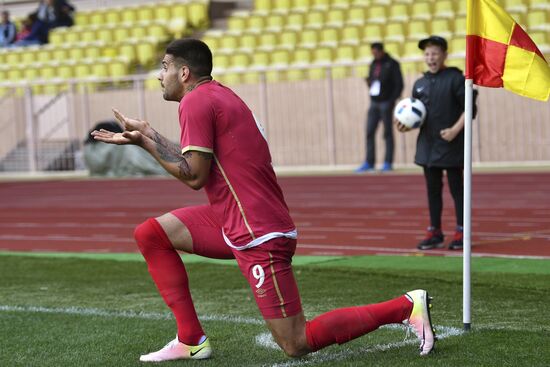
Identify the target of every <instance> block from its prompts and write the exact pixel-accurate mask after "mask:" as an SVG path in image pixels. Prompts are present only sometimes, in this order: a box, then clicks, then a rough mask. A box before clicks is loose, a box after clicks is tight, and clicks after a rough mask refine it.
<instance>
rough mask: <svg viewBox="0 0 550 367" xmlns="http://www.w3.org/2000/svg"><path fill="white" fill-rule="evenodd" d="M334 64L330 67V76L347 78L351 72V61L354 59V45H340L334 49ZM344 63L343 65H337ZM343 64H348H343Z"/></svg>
mask: <svg viewBox="0 0 550 367" xmlns="http://www.w3.org/2000/svg"><path fill="white" fill-rule="evenodd" d="M335 52H336V54H335V56H334V64H336V65H334V66H333V67H332V76H333V77H334V78H336V79H341V78H348V77H350V76H352V74H353V68H352V67H351V63H352V62H353V61H354V60H355V47H353V46H340V47H337V48H336V50H335ZM338 64H344V65H338ZM345 64H350V65H349V66H348V65H345Z"/></svg>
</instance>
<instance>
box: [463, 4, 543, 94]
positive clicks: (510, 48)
mask: <svg viewBox="0 0 550 367" xmlns="http://www.w3.org/2000/svg"><path fill="white" fill-rule="evenodd" d="M467 6H468V7H467V15H466V16H467V19H466V23H467V26H466V27H467V28H466V34H467V35H466V73H465V74H466V79H472V80H473V82H474V84H476V85H479V86H483V87H491V88H502V87H504V88H505V89H507V90H509V91H511V92H513V93H516V94H519V95H521V96H525V97H529V98H533V99H537V100H540V101H547V100H548V97H549V96H550V67H549V66H548V63H547V61H546V60H545V58H544V56H543V55H542V53H541V52H540V50H539V49H538V48H537V46H536V45H535V43H534V42H533V41H532V40H531V38H530V37H529V35H528V34H527V33H526V32H525V31H524V30H523V29H522V28H521V27H520V26H519V25H518V24H517V23H516V21H515V20H514V19H513V18H512V17H511V16H510V15H509V14H508V13H507V12H506V11H505V10H504V9H503V8H502V7H501V6H500V5H499V4H498V3H497V2H496V1H495V0H468V5H467Z"/></svg>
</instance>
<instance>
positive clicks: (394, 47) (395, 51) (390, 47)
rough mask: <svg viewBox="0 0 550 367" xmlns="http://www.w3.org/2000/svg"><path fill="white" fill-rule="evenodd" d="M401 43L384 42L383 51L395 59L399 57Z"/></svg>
mask: <svg viewBox="0 0 550 367" xmlns="http://www.w3.org/2000/svg"><path fill="white" fill-rule="evenodd" d="M401 46H402V43H401V42H384V50H385V51H386V52H387V53H389V54H391V55H393V57H395V58H400V57H401V53H402V51H401Z"/></svg>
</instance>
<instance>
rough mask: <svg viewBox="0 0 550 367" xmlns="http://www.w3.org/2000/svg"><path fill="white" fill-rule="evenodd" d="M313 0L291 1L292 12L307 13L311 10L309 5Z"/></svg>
mask: <svg viewBox="0 0 550 367" xmlns="http://www.w3.org/2000/svg"><path fill="white" fill-rule="evenodd" d="M312 1H313V0H293V1H292V10H293V11H296V10H298V11H303V12H307V11H309V10H310V8H311V3H312Z"/></svg>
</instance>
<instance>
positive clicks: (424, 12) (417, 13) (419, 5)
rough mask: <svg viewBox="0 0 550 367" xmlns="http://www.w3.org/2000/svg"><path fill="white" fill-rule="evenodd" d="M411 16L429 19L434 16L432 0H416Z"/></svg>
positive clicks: (412, 6)
mask: <svg viewBox="0 0 550 367" xmlns="http://www.w3.org/2000/svg"><path fill="white" fill-rule="evenodd" d="M411 14H412V16H411V18H412V19H419V20H429V19H431V18H432V2H429V1H416V2H414V3H413V4H412V5H411Z"/></svg>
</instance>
